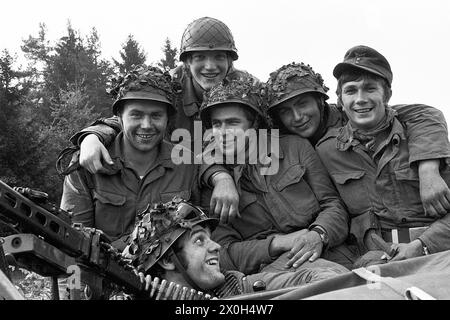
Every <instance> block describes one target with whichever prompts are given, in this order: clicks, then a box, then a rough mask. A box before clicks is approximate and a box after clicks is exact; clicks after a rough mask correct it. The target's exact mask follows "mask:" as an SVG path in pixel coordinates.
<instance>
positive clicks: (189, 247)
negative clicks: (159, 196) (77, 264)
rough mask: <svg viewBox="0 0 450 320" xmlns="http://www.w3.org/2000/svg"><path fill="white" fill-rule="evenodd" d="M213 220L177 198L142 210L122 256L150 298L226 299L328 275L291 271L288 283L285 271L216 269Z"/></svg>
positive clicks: (218, 260) (214, 225) (325, 272)
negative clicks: (246, 274) (141, 282)
mask: <svg viewBox="0 0 450 320" xmlns="http://www.w3.org/2000/svg"><path fill="white" fill-rule="evenodd" d="M218 223H219V221H218V220H217V219H214V218H209V217H208V216H207V215H206V214H205V213H204V212H203V211H202V210H201V209H200V208H199V207H196V206H193V205H192V204H190V203H188V202H186V201H183V200H181V199H174V200H173V201H172V202H168V203H165V204H162V203H161V204H157V205H155V206H153V208H151V209H150V210H146V211H144V212H143V213H142V217H141V219H140V220H139V222H138V223H137V224H136V227H135V229H134V231H133V234H132V237H131V241H130V244H129V245H128V246H127V247H126V248H125V250H124V252H123V255H124V256H125V257H128V258H130V259H131V261H132V263H133V264H134V266H135V267H136V270H137V271H138V272H139V274H140V276H141V279H142V280H143V281H144V277H145V282H146V290H149V291H150V297H151V298H153V299H158V300H159V299H161V300H166V299H170V300H184V299H186V300H187V299H192V300H194V299H195V300H197V299H202V297H203V298H204V297H205V295H206V294H209V295H210V296H213V297H216V298H227V297H229V296H233V295H238V294H243V293H252V292H254V291H259V290H264V289H267V290H272V289H277V288H283V287H285V286H286V285H288V284H290V285H297V284H298V285H300V284H303V283H306V282H308V283H310V282H315V281H318V280H321V279H322V278H323V275H324V274H329V275H330V276H332V275H334V273H333V272H332V271H329V270H327V269H322V270H320V271H321V272H322V274H319V271H318V270H313V269H310V270H308V271H307V272H305V273H303V274H299V273H297V274H295V277H294V273H292V274H291V275H290V277H289V279H290V280H291V282H287V280H286V279H287V278H288V277H287V272H285V273H268V272H265V273H259V274H254V275H248V276H245V275H244V274H242V273H241V272H238V271H225V272H223V273H222V272H221V268H220V260H221V258H220V245H219V244H218V243H216V242H215V241H213V240H211V238H210V237H211V232H212V231H213V230H214V229H215V228H216V226H217V224H218ZM293 279H294V280H295V281H293ZM266 282H267V283H268V284H269V285H268V286H266ZM273 284H277V285H276V286H274V285H273ZM177 286H178V287H177ZM192 289H193V290H192ZM200 292H201V293H200Z"/></svg>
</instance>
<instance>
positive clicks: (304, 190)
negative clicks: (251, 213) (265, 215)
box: [271, 163, 320, 226]
mask: <svg viewBox="0 0 450 320" xmlns="http://www.w3.org/2000/svg"><path fill="white" fill-rule="evenodd" d="M305 174H306V169H305V166H304V165H302V164H300V163H297V164H294V165H292V166H290V167H289V168H287V169H286V170H285V171H284V172H283V173H281V174H280V177H278V179H277V180H275V181H273V182H272V186H273V188H274V190H275V191H276V193H278V196H277V198H278V199H279V201H278V203H277V204H276V206H275V207H274V208H271V210H272V211H274V212H278V214H274V215H273V217H274V219H275V220H276V221H277V223H278V224H279V225H295V226H307V225H308V223H310V222H311V221H312V219H314V217H315V215H316V214H317V213H318V212H319V211H320V205H319V201H318V200H317V197H316V195H315V193H314V191H313V189H312V188H311V186H310V185H309V183H308V182H307V181H306V180H305Z"/></svg>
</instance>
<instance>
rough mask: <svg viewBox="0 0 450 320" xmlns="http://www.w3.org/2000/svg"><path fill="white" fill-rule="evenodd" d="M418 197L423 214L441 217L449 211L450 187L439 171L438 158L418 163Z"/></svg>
mask: <svg viewBox="0 0 450 320" xmlns="http://www.w3.org/2000/svg"><path fill="white" fill-rule="evenodd" d="M419 178H420V198H421V200H422V205H423V208H424V210H425V214H426V215H427V216H431V217H438V218H439V217H442V216H444V215H446V214H447V212H449V211H450V189H449V188H448V186H447V183H446V182H445V181H444V179H442V177H441V175H440V173H439V160H427V161H422V162H421V163H420V164H419Z"/></svg>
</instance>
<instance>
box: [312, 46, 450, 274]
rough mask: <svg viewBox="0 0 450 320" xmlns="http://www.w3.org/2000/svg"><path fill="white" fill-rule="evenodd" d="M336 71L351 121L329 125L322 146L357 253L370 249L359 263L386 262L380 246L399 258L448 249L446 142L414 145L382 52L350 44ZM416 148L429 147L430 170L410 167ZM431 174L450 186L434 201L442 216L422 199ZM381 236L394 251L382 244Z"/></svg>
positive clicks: (449, 151)
mask: <svg viewBox="0 0 450 320" xmlns="http://www.w3.org/2000/svg"><path fill="white" fill-rule="evenodd" d="M333 74H334V76H335V77H336V78H337V79H338V87H337V95H338V99H339V100H338V101H339V103H340V104H341V105H342V106H343V109H344V111H345V113H346V115H347V117H348V119H349V121H348V123H347V124H346V125H345V126H344V127H342V128H339V129H332V130H330V131H329V132H328V133H327V134H326V135H325V136H324V137H323V138H322V140H321V141H319V143H318V146H317V150H318V152H319V155H320V157H321V159H322V162H323V163H324V165H325V166H326V167H327V169H328V171H329V173H330V175H331V177H332V179H333V180H334V182H335V185H336V187H337V189H338V190H339V193H340V195H341V196H342V199H343V200H344V202H345V204H346V206H347V208H348V209H349V213H350V216H351V228H350V233H351V234H353V236H354V237H355V238H356V240H357V242H358V249H359V254H364V256H363V258H362V259H361V260H359V261H358V262H357V264H358V265H361V264H362V265H367V264H372V263H379V262H382V261H383V259H381V260H380V258H381V256H382V255H383V252H380V249H383V250H384V251H385V252H386V253H389V256H390V258H393V259H392V260H393V261H395V260H402V259H408V258H412V257H417V256H421V255H424V254H428V253H435V252H439V251H443V250H448V249H450V216H449V215H448V209H446V208H449V207H450V196H449V195H448V193H446V192H445V190H448V184H449V183H450V171H449V166H448V157H449V156H450V147H449V143H448V139H447V138H446V137H441V139H440V140H439V141H431V140H430V141H429V143H426V144H422V145H417V142H416V145H415V146H414V144H413V145H411V141H409V140H410V138H411V137H410V136H409V135H408V134H407V131H406V129H405V126H404V125H403V124H402V123H401V122H400V121H399V119H398V116H397V114H396V112H395V111H394V110H393V109H392V108H391V107H390V106H389V105H388V102H389V99H390V98H391V95H392V91H391V83H392V71H391V67H390V65H389V62H388V61H387V60H386V58H385V57H384V56H383V55H381V54H380V53H379V52H378V51H376V50H374V49H372V48H369V47H366V46H357V47H354V48H351V49H350V50H349V51H348V52H347V53H346V55H345V57H344V61H343V62H342V63H339V64H338V65H337V66H336V67H335V69H334V72H333ZM429 131H433V127H430V128H429V129H428V130H424V131H422V135H423V137H424V138H425V139H426V138H427V137H428V133H429ZM432 142H433V143H434V144H436V143H440V146H441V147H440V148H439V149H438V150H437V151H433V149H431V148H428V147H429V145H430V144H431V143H432ZM413 148H414V149H413ZM416 149H419V150H420V149H422V150H427V151H428V152H427V155H426V157H425V158H423V159H422V160H427V159H434V160H433V161H429V162H428V163H427V166H425V167H424V166H415V165H411V158H414V157H417V154H414V153H413V151H412V150H416ZM430 171H431V173H432V175H433V176H436V177H438V178H436V179H434V181H433V183H434V184H435V185H437V186H435V187H437V188H438V189H440V190H443V191H444V192H442V194H439V196H438V200H439V201H437V202H436V206H437V207H438V210H436V211H437V212H443V214H441V215H438V214H430V212H427V211H426V210H425V209H424V204H423V202H422V200H421V196H420V193H421V190H422V188H424V186H423V185H422V179H423V176H424V175H429V173H430ZM441 176H442V178H441ZM375 235H377V236H375ZM379 237H381V238H382V239H383V240H384V241H385V242H387V243H388V244H392V246H391V248H389V249H387V248H383V240H380V239H379ZM375 239H378V240H377V241H375ZM380 242H381V245H380ZM385 245H386V244H384V246H385ZM388 258H389V257H388Z"/></svg>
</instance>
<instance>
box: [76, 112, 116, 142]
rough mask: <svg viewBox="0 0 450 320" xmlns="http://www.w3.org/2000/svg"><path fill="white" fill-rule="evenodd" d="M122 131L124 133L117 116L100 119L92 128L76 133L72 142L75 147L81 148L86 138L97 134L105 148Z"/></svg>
mask: <svg viewBox="0 0 450 320" xmlns="http://www.w3.org/2000/svg"><path fill="white" fill-rule="evenodd" d="M120 131H122V127H121V126H120V123H119V118H118V117H117V116H113V117H110V118H100V119H97V120H95V121H94V122H93V123H92V124H91V125H90V126H88V127H86V128H84V129H82V130H80V131H78V132H77V133H75V134H74V135H73V136H72V137H71V138H70V142H72V144H73V145H75V146H80V145H81V143H82V142H83V139H84V138H86V137H87V136H88V135H90V134H95V135H96V136H97V137H98V138H99V140H100V141H101V142H102V143H103V144H104V145H105V146H108V145H110V144H111V142H112V141H113V140H114V138H115V137H116V136H117V134H118V133H119V132H120Z"/></svg>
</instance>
